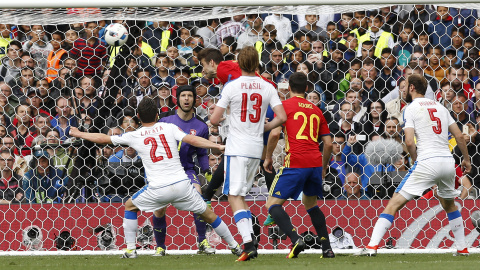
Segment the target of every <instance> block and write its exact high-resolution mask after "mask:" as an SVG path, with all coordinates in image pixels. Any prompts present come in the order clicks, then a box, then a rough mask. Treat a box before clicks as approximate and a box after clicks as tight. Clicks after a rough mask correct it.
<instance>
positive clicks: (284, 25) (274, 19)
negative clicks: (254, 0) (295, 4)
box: [263, 14, 293, 46]
mask: <svg viewBox="0 0 480 270" xmlns="http://www.w3.org/2000/svg"><path fill="white" fill-rule="evenodd" d="M268 24H273V25H274V26H275V29H277V30H278V29H282V31H278V32H277V39H278V41H280V43H281V44H282V46H285V45H286V44H287V41H288V40H289V39H290V38H291V36H292V33H293V32H292V24H291V21H290V20H289V19H287V18H286V17H285V16H283V15H281V14H272V15H269V16H267V17H265V20H264V21H263V25H264V26H265V25H268Z"/></svg>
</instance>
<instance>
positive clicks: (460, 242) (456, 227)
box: [438, 197, 469, 256]
mask: <svg viewBox="0 0 480 270" xmlns="http://www.w3.org/2000/svg"><path fill="white" fill-rule="evenodd" d="M438 199H439V201H440V203H441V204H442V207H443V209H444V210H445V212H447V216H448V222H449V223H450V229H451V230H452V233H453V236H454V238H455V245H456V246H457V252H456V253H455V254H454V255H456V256H468V255H469V252H468V249H467V244H466V243H465V227H464V225H463V218H462V214H460V211H458V208H457V206H456V205H455V201H454V200H453V199H443V198H440V197H439V198H438Z"/></svg>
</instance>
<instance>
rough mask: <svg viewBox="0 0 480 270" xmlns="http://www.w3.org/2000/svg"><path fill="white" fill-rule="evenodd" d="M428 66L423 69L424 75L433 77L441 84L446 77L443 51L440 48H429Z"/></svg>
mask: <svg viewBox="0 0 480 270" xmlns="http://www.w3.org/2000/svg"><path fill="white" fill-rule="evenodd" d="M427 57H428V65H427V67H426V68H425V70H424V72H425V74H428V75H430V76H433V77H435V78H436V79H437V81H439V82H441V81H443V79H445V77H446V76H447V73H446V70H447V69H446V67H445V62H444V61H443V59H442V58H443V49H442V47H441V46H435V47H430V48H429V49H428V54H427Z"/></svg>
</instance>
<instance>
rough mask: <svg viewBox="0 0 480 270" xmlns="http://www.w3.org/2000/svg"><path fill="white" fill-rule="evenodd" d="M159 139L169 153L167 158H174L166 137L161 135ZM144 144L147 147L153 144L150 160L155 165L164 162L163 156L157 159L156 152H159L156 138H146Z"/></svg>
mask: <svg viewBox="0 0 480 270" xmlns="http://www.w3.org/2000/svg"><path fill="white" fill-rule="evenodd" d="M159 137H160V141H161V142H162V145H163V148H165V152H166V153H167V158H172V157H173V156H172V151H171V150H170V147H169V146H168V143H167V140H166V139H165V135H163V134H160V135H159ZM143 143H144V144H145V145H147V144H152V149H150V158H151V159H152V162H153V163H155V162H159V161H162V160H163V157H162V156H159V157H157V156H156V155H155V152H157V147H158V145H157V140H155V138H153V137H148V138H145V140H144V141H143Z"/></svg>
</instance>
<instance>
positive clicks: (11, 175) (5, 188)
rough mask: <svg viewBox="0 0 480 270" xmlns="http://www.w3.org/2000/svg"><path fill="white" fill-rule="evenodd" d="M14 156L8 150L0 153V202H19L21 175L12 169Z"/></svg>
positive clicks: (20, 196)
mask: <svg viewBox="0 0 480 270" xmlns="http://www.w3.org/2000/svg"><path fill="white" fill-rule="evenodd" d="M14 163H15V158H14V157H13V155H12V154H11V153H10V152H8V151H1V153H0V174H1V181H0V204H11V203H21V202H22V201H23V200H24V192H23V190H22V188H21V186H20V185H21V182H20V180H21V176H20V175H18V174H16V173H15V172H14V171H13V165H14Z"/></svg>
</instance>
